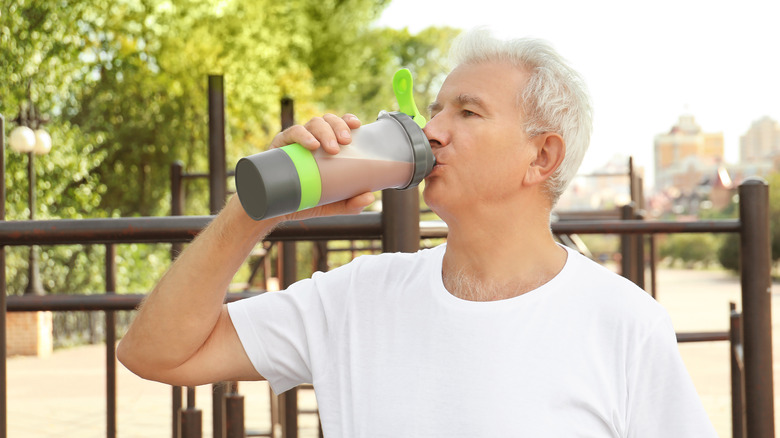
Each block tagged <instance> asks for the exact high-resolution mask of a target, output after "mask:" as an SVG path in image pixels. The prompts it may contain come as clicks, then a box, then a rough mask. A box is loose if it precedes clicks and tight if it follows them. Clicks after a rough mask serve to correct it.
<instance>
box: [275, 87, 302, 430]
mask: <svg viewBox="0 0 780 438" xmlns="http://www.w3.org/2000/svg"><path fill="white" fill-rule="evenodd" d="M281 123H282V129H283V130H284V129H287V128H289V127H290V126H293V125H294V124H295V105H294V101H293V100H292V99H290V98H289V97H284V98H282V100H281ZM277 249H278V253H277V257H278V260H277V266H278V269H277V273H278V275H279V277H280V278H279V286H280V287H281V288H282V289H286V288H287V287H289V286H290V285H292V284H293V283H295V280H296V279H297V276H298V262H297V259H296V251H297V249H296V244H295V242H294V241H285V242H281V243H279V244H278V246H277ZM279 408H280V411H281V412H282V415H281V417H282V436H283V437H284V438H297V437H298V389H297V388H292V389H290V390H289V391H287V392H285V393H284V394H280V395H279Z"/></svg>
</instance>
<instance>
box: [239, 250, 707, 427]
mask: <svg viewBox="0 0 780 438" xmlns="http://www.w3.org/2000/svg"><path fill="white" fill-rule="evenodd" d="M444 251H445V245H442V246H439V247H437V248H434V249H431V250H422V251H420V252H418V253H415V254H381V255H377V256H364V257H359V258H357V259H356V260H354V261H353V262H351V263H349V264H347V265H345V266H342V267H340V268H337V269H334V270H332V271H330V272H328V273H316V274H314V276H313V277H312V278H311V279H307V280H303V281H300V282H298V283H296V284H294V285H293V286H291V287H290V288H289V289H287V290H286V291H283V292H270V293H266V294H263V295H259V296H257V297H254V298H250V299H246V300H241V301H238V302H235V303H232V304H230V305H229V307H228V308H229V312H230V316H231V319H232V320H233V324H234V325H235V327H236V330H237V331H238V335H239V337H240V339H241V342H242V343H243V346H244V348H245V350H246V351H247V354H248V355H249V358H250V359H251V361H252V363H253V364H254V366H255V367H256V368H257V371H258V372H259V373H260V374H261V375H262V376H264V377H265V378H266V379H268V381H269V383H270V384H271V387H272V388H273V390H274V391H275V392H276V393H281V392H283V391H286V390H287V389H289V388H292V387H294V386H296V385H299V384H301V383H313V384H314V388H315V392H316V394H317V402H318V407H319V410H320V419H321V421H322V425H323V430H324V432H325V435H326V436H333V437H371V438H373V437H394V438H395V437H433V436H437V437H438V436H441V437H470V438H473V437H653V438H658V437H663V438H672V437H685V438H693V437H715V436H716V435H715V432H714V429H713V428H712V424H711V423H710V421H709V419H708V417H707V415H706V413H705V412H704V409H703V407H702V404H701V401H700V400H699V398H698V395H697V394H696V392H695V389H694V387H693V384H692V382H691V380H690V376H689V375H688V373H687V371H686V369H685V367H684V365H683V363H682V360H681V358H680V355H679V351H678V349H677V343H676V339H675V334H674V331H673V329H672V325H671V322H670V319H669V317H668V315H667V313H666V312H665V311H664V309H663V308H662V307H661V306H660V305H659V304H658V303H657V302H656V301H654V300H653V299H652V297H650V296H649V295H648V294H647V293H645V292H644V291H642V290H641V289H639V288H638V287H637V286H635V285H634V284H633V283H631V282H629V281H627V280H625V279H624V278H622V277H620V276H618V275H616V274H614V273H612V272H610V271H608V270H606V269H604V268H602V267H601V266H599V265H598V264H596V263H594V262H592V261H590V260H589V259H587V258H585V257H584V256H582V255H580V254H579V253H576V252H574V251H572V250H569V253H568V260H567V262H566V265H565V267H564V268H563V270H562V271H561V272H560V273H559V274H558V275H557V276H555V277H554V278H553V279H552V280H550V281H549V282H548V283H547V284H545V285H543V286H541V287H539V288H538V289H535V290H533V291H530V292H528V293H525V294H523V295H520V296H518V297H515V298H511V299H507V300H500V301H491V302H474V301H466V300H461V299H459V298H456V297H454V296H453V295H451V294H450V293H449V292H448V291H447V290H446V289H445V288H444V285H443V283H442V278H441V267H442V257H443V254H444Z"/></svg>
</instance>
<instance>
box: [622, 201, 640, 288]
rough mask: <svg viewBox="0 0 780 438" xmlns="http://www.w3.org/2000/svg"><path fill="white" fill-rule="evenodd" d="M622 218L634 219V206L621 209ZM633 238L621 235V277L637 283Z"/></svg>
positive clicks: (625, 206)
mask: <svg viewBox="0 0 780 438" xmlns="http://www.w3.org/2000/svg"><path fill="white" fill-rule="evenodd" d="M620 217H621V219H623V220H631V219H634V205H633V204H628V205H624V206H622V207H620ZM632 237H633V236H631V235H626V234H621V235H620V275H622V276H623V277H626V278H627V279H629V280H631V281H634V282H635V281H636V274H635V272H634V268H635V264H634V263H632V259H633V258H634V257H633V256H634V254H636V251H634V247H633V243H634V240H633V239H632Z"/></svg>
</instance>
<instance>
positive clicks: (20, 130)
mask: <svg viewBox="0 0 780 438" xmlns="http://www.w3.org/2000/svg"><path fill="white" fill-rule="evenodd" d="M8 143H9V144H10V145H11V149H13V150H14V151H16V152H21V153H27V152H30V151H31V150H33V147H35V132H33V130H32V129H30V128H28V127H26V126H17V127H16V128H14V129H13V130H12V131H11V135H9V136H8Z"/></svg>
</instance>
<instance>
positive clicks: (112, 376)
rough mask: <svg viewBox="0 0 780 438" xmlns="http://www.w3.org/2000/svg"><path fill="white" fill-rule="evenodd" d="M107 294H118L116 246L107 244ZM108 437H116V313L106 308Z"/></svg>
mask: <svg viewBox="0 0 780 438" xmlns="http://www.w3.org/2000/svg"><path fill="white" fill-rule="evenodd" d="M106 294H107V295H113V294H116V246H115V245H113V244H108V245H106ZM106 437H108V438H116V314H115V313H114V311H112V310H106Z"/></svg>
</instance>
